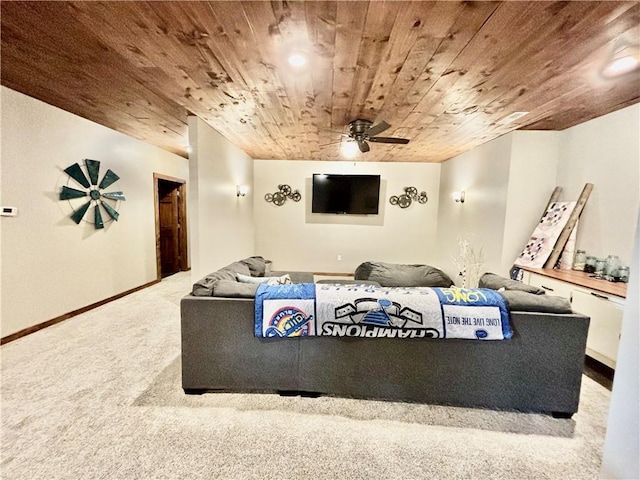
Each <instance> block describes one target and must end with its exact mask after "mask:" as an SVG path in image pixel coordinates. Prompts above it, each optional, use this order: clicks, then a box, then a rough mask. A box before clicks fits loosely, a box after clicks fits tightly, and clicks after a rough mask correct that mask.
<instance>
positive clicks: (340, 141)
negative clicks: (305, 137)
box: [318, 140, 342, 147]
mask: <svg viewBox="0 0 640 480" xmlns="http://www.w3.org/2000/svg"><path fill="white" fill-rule="evenodd" d="M339 143H342V140H336V141H335V142H329V143H321V144H320V145H318V146H319V147H329V146H331V145H338V144H339Z"/></svg>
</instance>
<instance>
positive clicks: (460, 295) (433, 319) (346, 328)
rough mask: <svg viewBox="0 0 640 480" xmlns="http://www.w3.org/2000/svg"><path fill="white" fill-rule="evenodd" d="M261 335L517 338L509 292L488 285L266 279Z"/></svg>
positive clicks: (259, 312) (259, 296) (259, 297)
mask: <svg viewBox="0 0 640 480" xmlns="http://www.w3.org/2000/svg"><path fill="white" fill-rule="evenodd" d="M255 303H256V307H255V335H256V337H299V336H314V335H315V336H333V337H366V338H382V337H391V338H396V337H397V338H467V339H478V340H503V339H507V338H511V327H510V325H509V312H508V310H507V306H506V304H505V301H504V299H503V297H502V296H501V295H500V294H499V293H498V292H496V291H495V290H489V289H484V288H476V289H461V288H455V287H453V288H427V287H374V286H370V285H337V284H336V285H331V284H313V283H302V284H292V285H264V284H263V285H260V286H259V287H258V290H257V292H256V302H255Z"/></svg>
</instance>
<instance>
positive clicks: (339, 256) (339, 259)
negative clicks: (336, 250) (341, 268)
mask: <svg viewBox="0 0 640 480" xmlns="http://www.w3.org/2000/svg"><path fill="white" fill-rule="evenodd" d="M338 261H339V262H341V261H342V255H340V254H338Z"/></svg>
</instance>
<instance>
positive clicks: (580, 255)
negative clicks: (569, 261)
mask: <svg viewBox="0 0 640 480" xmlns="http://www.w3.org/2000/svg"><path fill="white" fill-rule="evenodd" d="M586 263H587V253H586V252H585V251H584V250H576V256H575V257H574V259H573V269H574V270H584V266H585V264H586Z"/></svg>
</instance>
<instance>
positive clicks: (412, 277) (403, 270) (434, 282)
mask: <svg viewBox="0 0 640 480" xmlns="http://www.w3.org/2000/svg"><path fill="white" fill-rule="evenodd" d="M353 278H354V279H355V280H371V281H373V282H378V283H379V284H380V285H381V286H383V287H445V288H446V287H450V286H451V285H453V280H451V278H450V277H449V276H448V275H447V274H446V273H444V272H443V271H442V270H440V269H438V268H435V267H431V266H429V265H403V264H395V263H383V262H364V263H361V264H360V265H358V268H356V271H355V273H354V275H353Z"/></svg>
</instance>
